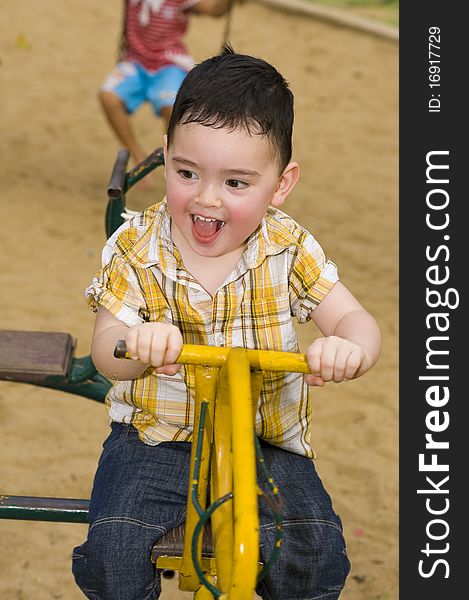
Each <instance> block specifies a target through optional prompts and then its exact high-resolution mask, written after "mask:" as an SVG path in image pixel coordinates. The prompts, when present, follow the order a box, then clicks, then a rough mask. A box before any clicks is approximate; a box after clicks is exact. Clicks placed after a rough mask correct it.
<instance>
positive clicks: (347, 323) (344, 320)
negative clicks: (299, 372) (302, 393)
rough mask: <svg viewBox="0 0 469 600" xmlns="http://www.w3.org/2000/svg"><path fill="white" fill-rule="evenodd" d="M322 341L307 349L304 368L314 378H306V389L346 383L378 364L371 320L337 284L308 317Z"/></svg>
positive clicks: (374, 326) (377, 342)
mask: <svg viewBox="0 0 469 600" xmlns="http://www.w3.org/2000/svg"><path fill="white" fill-rule="evenodd" d="M311 318H312V319H313V321H314V322H315V323H316V325H317V326H318V327H319V329H320V330H321V332H322V333H323V334H324V336H325V337H322V338H318V339H316V340H315V341H314V342H313V343H312V344H311V345H310V346H309V348H308V349H307V351H306V355H307V358H308V364H309V367H310V369H311V371H312V372H313V373H315V374H316V375H317V376H316V375H307V376H306V381H307V383H308V384H309V385H324V382H326V381H335V382H340V381H347V380H349V379H355V378H356V377H360V375H363V374H364V373H366V371H368V369H370V368H371V367H372V366H373V365H374V363H375V362H376V361H377V360H378V357H379V354H380V352H381V333H380V330H379V327H378V325H377V323H376V321H375V320H374V318H373V317H372V316H371V315H370V314H369V313H368V312H367V311H366V310H365V309H364V308H363V306H362V305H361V304H360V303H359V302H358V300H357V299H356V298H355V297H354V296H353V295H352V294H351V293H350V292H349V290H348V289H347V288H346V287H345V286H344V285H343V284H342V283H341V282H340V281H338V282H337V283H336V284H335V285H334V287H333V288H332V290H331V291H330V292H329V294H328V295H327V296H326V297H325V298H324V300H323V301H322V302H321V303H320V304H319V305H318V306H317V307H316V309H315V310H313V311H312V313H311Z"/></svg>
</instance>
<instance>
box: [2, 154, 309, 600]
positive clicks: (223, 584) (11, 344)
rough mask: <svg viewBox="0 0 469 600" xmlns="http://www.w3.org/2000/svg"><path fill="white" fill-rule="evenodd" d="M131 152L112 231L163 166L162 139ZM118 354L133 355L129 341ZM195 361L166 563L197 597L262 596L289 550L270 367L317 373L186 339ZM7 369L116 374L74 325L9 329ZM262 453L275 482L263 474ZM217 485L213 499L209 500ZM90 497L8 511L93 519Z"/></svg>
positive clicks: (53, 382)
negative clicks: (264, 447)
mask: <svg viewBox="0 0 469 600" xmlns="http://www.w3.org/2000/svg"><path fill="white" fill-rule="evenodd" d="M128 158H129V155H128V152H127V151H125V150H121V151H120V152H119V154H118V157H117V160H116V163H115V166H114V169H113V172H112V176H111V180H110V184H109V188H108V195H109V202H108V206H107V210H106V233H107V235H108V236H109V235H110V234H111V233H112V232H113V231H114V230H115V229H116V228H117V227H118V226H119V225H120V224H121V223H122V222H123V221H124V219H125V218H127V217H128V215H129V212H128V211H127V210H126V207H125V194H126V192H127V191H128V189H130V188H131V187H132V186H133V185H134V184H135V183H137V181H139V180H140V179H141V178H142V177H144V176H145V175H146V174H147V173H148V172H149V171H151V170H152V169H154V168H155V167H156V166H158V165H161V164H163V152H162V149H161V148H159V149H157V150H156V151H155V152H154V153H153V154H151V155H150V156H149V157H148V158H147V159H146V160H145V161H144V162H143V163H141V164H140V165H138V166H137V167H135V169H133V170H132V171H130V172H129V173H127V172H126V168H127V162H128ZM115 355H116V356H117V357H121V358H125V357H126V349H125V344H123V343H122V342H121V343H119V344H118V345H117V347H116V351H115ZM177 362H179V363H181V364H185V365H193V366H194V368H195V378H196V379H195V381H196V397H195V413H194V414H195V422H194V442H193V444H192V450H191V469H190V479H189V488H188V509H187V518H186V522H185V525H182V526H180V527H178V528H176V529H174V530H172V531H170V532H168V533H167V534H166V535H165V536H163V538H162V539H160V540H159V541H158V542H157V543H156V544H155V545H154V547H153V550H152V553H151V559H152V561H153V562H154V563H155V565H156V567H157V568H158V569H163V570H165V569H169V570H177V571H179V588H180V589H181V590H184V591H193V592H194V598H196V599H197V600H207V599H210V598H221V599H223V600H247V599H248V598H252V595H253V592H254V590H255V587H256V584H257V582H258V581H259V580H260V579H261V578H262V577H263V576H265V574H266V572H267V571H268V569H269V568H270V567H271V566H272V564H273V562H274V561H275V559H276V556H277V555H278V552H279V551H280V546H281V538H282V517H281V502H280V496H279V490H278V489H277V487H276V485H275V482H273V481H272V479H271V478H270V476H269V475H268V473H267V472H266V468H265V465H264V462H263V458H262V451H261V448H260V445H259V442H258V440H257V437H256V435H255V432H254V422H255V411H256V406H257V400H258V397H259V394H260V391H261V387H262V378H263V371H293V372H301V373H309V368H308V364H307V361H306V357H305V356H304V355H301V354H294V353H285V352H275V351H263V350H246V349H243V348H233V349H230V348H219V347H209V346H188V345H186V346H184V347H183V350H182V352H181V354H180V356H179V358H178V361H177ZM0 379H5V380H10V381H17V382H23V383H29V384H33V385H40V386H44V387H50V388H55V389H59V390H63V391H66V392H69V393H73V394H79V395H82V396H84V397H87V398H91V399H93V400H97V401H103V400H104V397H105V395H106V393H107V391H108V389H109V387H110V385H111V383H110V382H109V381H108V380H107V379H106V378H104V377H103V376H102V375H100V374H99V373H97V371H96V369H95V367H94V365H93V363H92V360H91V357H90V356H87V357H83V358H75V357H74V342H73V338H72V336H71V335H70V334H66V333H47V332H46V333H42V332H22V331H0ZM256 458H257V462H258V464H259V468H260V469H261V470H263V472H264V474H265V475H266V480H267V481H268V482H269V489H268V490H261V489H260V488H259V487H258V485H257V482H256ZM209 488H210V492H209V496H210V502H211V503H210V505H209V506H207V503H206V500H207V495H208V491H209ZM258 496H259V497H260V498H261V499H262V500H263V501H266V502H267V503H268V505H269V506H270V508H271V510H272V512H273V514H274V517H275V522H276V525H277V537H276V544H275V546H274V548H273V549H272V550H271V554H270V557H268V558H267V559H266V560H265V564H263V565H262V564H260V563H259V533H258V530H259V523H258ZM88 508H89V501H88V500H86V499H69V498H42V497H31V496H9V495H0V518H4V519H21V520H34V521H56V522H57V521H60V522H68V523H77V522H81V523H86V522H87V521H88Z"/></svg>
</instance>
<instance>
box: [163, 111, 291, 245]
mask: <svg viewBox="0 0 469 600" xmlns="http://www.w3.org/2000/svg"><path fill="white" fill-rule="evenodd" d="M297 170H298V166H297V165H296V164H295V163H290V165H288V167H286V169H285V171H284V172H283V173H281V174H279V167H278V160H277V158H276V157H275V155H274V152H273V149H272V146H271V144H270V142H269V140H268V139H267V138H266V137H264V136H260V135H253V136H250V135H249V134H248V133H247V132H246V131H244V130H241V129H236V130H234V131H229V130H228V129H223V128H221V129H215V128H213V127H207V126H205V125H200V124H199V123H188V124H185V125H178V126H177V127H176V128H175V131H174V136H173V140H172V142H171V145H170V147H169V148H167V147H166V140H165V178H166V198H167V202H168V208H169V212H170V214H171V219H172V225H171V227H172V230H171V232H172V237H173V240H174V241H175V243H176V244H177V243H178V240H181V241H184V242H185V243H186V244H187V246H188V247H189V248H190V250H191V251H192V252H194V253H195V254H197V255H199V256H205V257H219V256H223V255H225V254H228V253H231V252H234V251H236V250H239V249H241V248H243V247H244V245H245V242H246V240H247V238H248V237H249V236H250V235H251V233H253V231H255V229H256V228H257V227H258V225H259V223H260V222H261V220H262V218H263V217H264V215H265V213H266V211H267V208H268V206H269V204H272V205H274V206H279V205H280V204H282V203H283V201H284V199H285V197H286V196H287V195H288V192H289V191H290V190H291V189H292V188H293V186H294V184H295V183H296V179H297V176H298V174H297ZM285 172H288V174H287V175H286V178H285ZM290 172H291V173H290ZM295 173H296V175H295ZM293 179H294V181H293ZM182 238H183V240H182Z"/></svg>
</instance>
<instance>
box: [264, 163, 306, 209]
mask: <svg viewBox="0 0 469 600" xmlns="http://www.w3.org/2000/svg"><path fill="white" fill-rule="evenodd" d="M299 176H300V165H299V164H298V163H296V162H291V163H289V164H288V165H287V166H286V167H285V169H284V170H283V173H282V174H281V175H280V178H279V180H278V182H277V187H276V188H275V192H274V196H273V198H272V201H271V205H272V206H282V204H283V203H284V202H285V200H286V198H287V196H288V194H289V193H290V192H291V191H292V189H293V188H294V187H295V185H296V182H297V181H298V178H299Z"/></svg>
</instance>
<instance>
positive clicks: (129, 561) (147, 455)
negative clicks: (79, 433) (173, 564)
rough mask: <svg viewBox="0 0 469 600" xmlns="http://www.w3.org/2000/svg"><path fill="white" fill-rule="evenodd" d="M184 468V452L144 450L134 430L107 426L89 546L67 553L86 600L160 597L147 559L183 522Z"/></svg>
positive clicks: (169, 447) (177, 448)
mask: <svg viewBox="0 0 469 600" xmlns="http://www.w3.org/2000/svg"><path fill="white" fill-rule="evenodd" d="M189 463H190V444H188V443H185V442H169V443H163V444H159V445H157V446H148V445H146V444H144V443H142V442H141V441H140V440H139V439H138V435H137V431H136V430H135V429H134V428H133V427H132V426H129V425H122V424H117V423H114V424H113V426H112V433H111V435H110V436H109V437H108V438H107V440H106V441H105V443H104V445H103V452H102V455H101V458H100V461H99V465H98V469H97V472H96V476H95V481H94V486H93V491H92V494H91V503H90V528H89V531H88V539H87V541H86V542H85V543H84V544H82V545H81V546H78V547H77V548H75V550H74V553H73V555H74V556H73V574H74V576H75V580H76V582H77V584H78V586H79V587H80V588H81V590H82V591H83V593H84V594H85V596H87V598H90V599H91V600H144V599H148V600H154V599H156V598H158V597H159V595H160V591H161V589H160V578H159V574H157V572H156V569H155V566H154V565H153V564H152V563H151V561H150V551H151V548H152V546H153V544H154V542H155V541H156V540H157V539H159V538H160V537H161V536H162V535H164V533H165V532H166V531H168V530H170V529H172V528H173V527H176V526H177V525H179V524H180V523H181V522H182V521H183V520H184V518H185V509H186V501H187V482H188V479H189Z"/></svg>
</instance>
